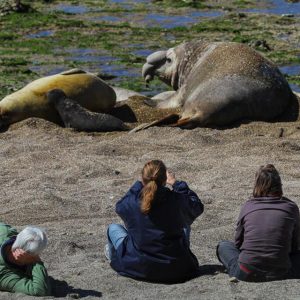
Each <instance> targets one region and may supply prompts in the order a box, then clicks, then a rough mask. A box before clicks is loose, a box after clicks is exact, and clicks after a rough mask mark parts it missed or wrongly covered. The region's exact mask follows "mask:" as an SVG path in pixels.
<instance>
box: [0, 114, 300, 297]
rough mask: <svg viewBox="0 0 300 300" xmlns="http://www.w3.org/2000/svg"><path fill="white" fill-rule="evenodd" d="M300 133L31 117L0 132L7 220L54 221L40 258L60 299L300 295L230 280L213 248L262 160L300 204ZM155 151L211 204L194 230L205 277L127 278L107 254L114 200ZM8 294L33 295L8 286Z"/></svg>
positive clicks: (286, 127) (290, 287)
mask: <svg viewBox="0 0 300 300" xmlns="http://www.w3.org/2000/svg"><path fill="white" fill-rule="evenodd" d="M299 140H300V122H299V121H296V122H287V123H284V122H282V123H264V122H252V123H249V124H242V125H240V126H237V127H233V128H230V129H223V130H221V129H211V128H197V129H193V130H182V129H179V128H168V127H153V128H149V129H147V130H144V131H140V132H137V133H134V134H128V133H104V134H100V133H81V132H75V131H73V130H71V129H65V128H61V127H58V126H57V125H55V124H52V123H50V122H48V121H45V120H42V119H27V120H25V121H22V122H20V123H17V124H14V125H12V126H11V127H10V129H9V130H8V131H6V132H3V133H1V134H0V144H1V147H0V156H1V162H0V164H1V170H2V176H1V199H2V201H3V202H2V203H3V204H2V208H1V219H2V221H4V222H7V223H10V224H12V225H15V226H16V227H17V228H18V229H22V228H23V226H25V225H27V224H32V225H38V226H42V227H45V228H46V229H47V232H48V235H49V240H50V243H49V247H48V248H47V249H46V251H45V253H43V256H42V259H43V260H44V262H45V264H46V266H47V268H48V271H49V275H50V276H52V277H53V278H55V279H56V280H58V281H57V282H56V284H57V285H56V289H55V294H56V296H57V297H60V298H62V299H73V298H75V299H76V298H85V299H93V298H100V297H102V298H103V299H117V298H118V299H199V298H201V299H299V283H300V282H299V280H286V281H275V282H268V283H244V282H239V283H230V282H229V280H228V276H227V274H224V273H222V272H220V269H221V268H220V264H219V263H218V260H217V258H216V256H215V247H216V245H217V243H218V241H220V240H221V239H232V238H233V234H234V228H235V222H236V219H237V217H238V213H239V210H240V207H241V205H242V203H243V202H244V201H246V199H248V197H250V195H251V192H252V186H253V180H254V174H255V171H256V169H257V168H258V166H260V165H262V164H265V163H273V164H274V165H275V166H276V167H277V168H278V169H279V171H280V173H281V175H282V180H283V188H284V194H285V196H287V197H288V198H290V199H292V200H294V201H295V202H296V203H297V204H298V205H299V204H300V193H299V176H300V175H299V174H300V156H299V153H300V142H299ZM150 159H162V160H163V161H164V162H165V163H166V165H167V167H169V168H170V169H171V170H172V171H174V172H175V173H176V175H177V177H178V179H182V180H185V181H187V182H188V184H189V186H190V187H191V188H192V189H193V190H194V191H195V192H197V193H198V195H199V197H200V198H201V199H202V201H203V203H204V205H205V212H204V213H203V215H202V216H200V217H199V218H198V219H197V220H196V221H195V222H194V224H193V226H192V236H191V248H192V250H193V252H194V253H195V255H196V256H197V258H198V260H199V262H200V264H201V267H202V272H203V275H202V276H200V277H198V278H196V279H194V280H191V281H188V282H186V283H183V284H174V285H164V284H153V283H146V282H139V281H135V280H132V279H128V278H125V277H121V276H119V275H117V274H116V273H115V272H114V271H113V270H112V269H111V268H110V266H109V264H108V262H107V260H106V259H105V257H104V254H103V248H104V245H105V244H106V234H105V232H106V228H107V226H108V224H110V223H111V222H121V221H120V219H119V218H118V216H117V215H116V213H115V211H114V207H115V203H116V202H117V201H118V200H119V199H120V197H122V196H123V194H124V193H125V192H126V191H127V190H128V188H129V187H130V185H131V184H132V183H133V182H134V181H135V180H136V179H138V178H139V175H140V170H141V167H142V166H143V164H144V163H145V162H146V161H148V160H150ZM52 298H53V297H45V299H52ZM1 299H31V297H29V296H24V295H21V294H10V293H5V292H1Z"/></svg>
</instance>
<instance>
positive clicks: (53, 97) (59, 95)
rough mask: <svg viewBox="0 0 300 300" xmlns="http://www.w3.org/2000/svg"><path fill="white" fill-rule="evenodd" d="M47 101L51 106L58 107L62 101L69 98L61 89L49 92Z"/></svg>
mask: <svg viewBox="0 0 300 300" xmlns="http://www.w3.org/2000/svg"><path fill="white" fill-rule="evenodd" d="M46 96H47V99H48V102H49V103H50V104H53V105H56V104H58V103H59V102H60V101H61V100H64V99H66V98H67V96H66V94H65V93H64V91H63V90H61V89H53V90H50V91H49V92H47V95H46Z"/></svg>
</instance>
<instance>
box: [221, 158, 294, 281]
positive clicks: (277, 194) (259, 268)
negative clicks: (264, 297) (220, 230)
mask: <svg viewBox="0 0 300 300" xmlns="http://www.w3.org/2000/svg"><path fill="white" fill-rule="evenodd" d="M299 235H300V220H299V208H298V206H297V204H296V203H295V202H293V201H291V200H289V199H287V198H285V197H283V192H282V184H281V178H280V175H279V173H278V171H277V170H276V168H275V167H274V166H273V165H271V164H268V165H266V166H261V167H260V168H259V170H258V171H257V173H256V176H255V185H254V190H253V198H252V199H249V200H248V201H246V203H245V204H244V205H243V206H242V209H241V212H240V215H239V218H238V222H237V227H236V233H235V242H231V241H221V242H220V243H219V244H218V246H217V256H218V259H219V261H220V262H221V263H222V264H223V265H224V266H225V268H226V269H227V271H228V274H229V276H230V277H231V278H233V279H234V278H236V279H239V280H243V281H268V280H277V279H283V278H287V277H294V278H295V277H297V278H299V275H300V252H299V247H300V239H299V238H300V236H299Z"/></svg>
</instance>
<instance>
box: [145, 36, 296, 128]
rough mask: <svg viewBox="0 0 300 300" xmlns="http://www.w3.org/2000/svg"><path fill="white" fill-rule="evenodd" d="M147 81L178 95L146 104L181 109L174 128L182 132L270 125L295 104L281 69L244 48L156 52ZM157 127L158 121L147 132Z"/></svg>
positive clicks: (189, 46)
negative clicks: (251, 123)
mask: <svg viewBox="0 0 300 300" xmlns="http://www.w3.org/2000/svg"><path fill="white" fill-rule="evenodd" d="M142 76H143V77H144V79H145V80H146V82H147V83H148V82H150V81H151V80H152V79H153V78H154V76H157V77H158V78H159V79H161V80H162V81H163V82H165V83H166V84H168V85H170V86H171V87H172V88H173V89H174V90H175V92H174V93H167V94H166V93H162V94H158V95H157V96H155V99H152V100H146V101H145V103H146V104H148V105H150V106H155V107H158V108H170V107H181V110H182V114H181V118H180V119H179V120H178V121H177V122H176V123H174V124H173V126H180V127H182V128H194V127H197V126H226V125H230V124H232V123H234V122H236V121H240V120H261V121H270V120H273V119H274V118H276V117H278V116H279V115H281V114H282V113H283V112H284V111H285V110H286V109H287V108H288V107H289V106H290V105H291V104H292V102H293V101H294V100H295V95H294V94H293V92H292V91H291V89H290V87H289V84H288V82H287V81H286V79H285V78H284V76H283V75H282V74H281V72H280V71H279V69H278V68H277V67H276V66H275V65H274V64H273V63H272V62H271V61H269V60H267V59H266V58H264V57H263V56H262V55H260V54H259V53H258V52H257V51H255V50H254V49H252V48H250V47H249V46H247V45H245V44H240V43H233V42H215V43H207V42H203V41H201V40H195V41H191V42H187V43H183V44H180V45H178V46H177V47H175V48H171V49H169V50H167V51H158V52H155V53H152V54H151V55H149V56H148V57H147V61H146V63H145V64H144V66H143V70H142ZM160 96H161V97H160ZM159 99H162V100H161V101H160V100H159ZM297 114H298V111H297ZM158 122H161V120H159V121H158ZM153 125H156V124H155V122H153V123H152V124H146V125H145V128H147V127H149V126H153ZM140 129H142V128H140Z"/></svg>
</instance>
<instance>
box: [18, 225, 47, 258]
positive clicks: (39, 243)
mask: <svg viewBox="0 0 300 300" xmlns="http://www.w3.org/2000/svg"><path fill="white" fill-rule="evenodd" d="M47 242H48V239H47V235H46V232H45V230H44V229H42V228H39V227H34V226H27V227H25V228H24V229H23V230H22V231H21V232H20V233H19V234H18V235H17V238H16V240H15V242H14V243H13V245H12V250H15V249H17V248H19V249H22V250H24V251H25V252H27V253H30V254H33V255H39V254H40V253H41V252H42V251H43V250H44V249H45V248H46V246H47Z"/></svg>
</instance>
